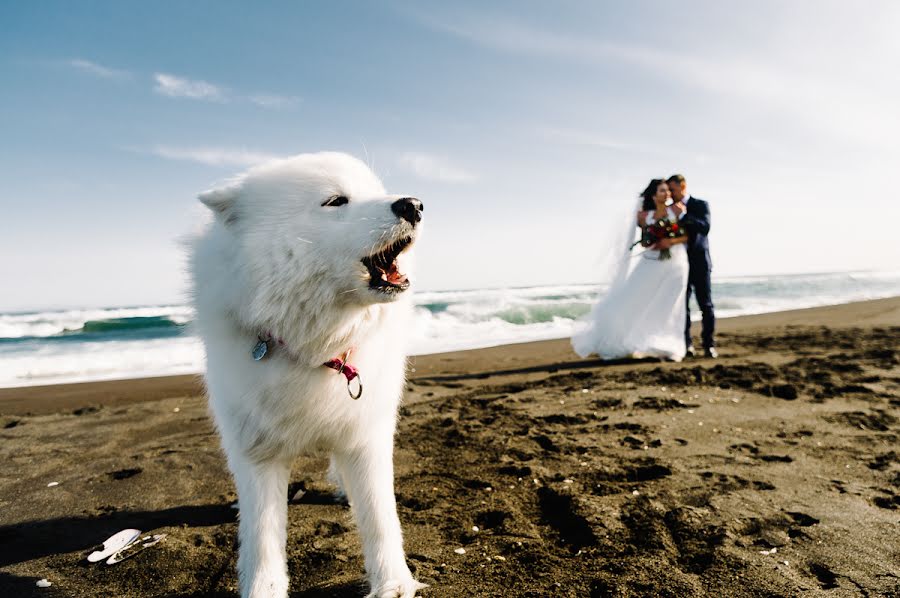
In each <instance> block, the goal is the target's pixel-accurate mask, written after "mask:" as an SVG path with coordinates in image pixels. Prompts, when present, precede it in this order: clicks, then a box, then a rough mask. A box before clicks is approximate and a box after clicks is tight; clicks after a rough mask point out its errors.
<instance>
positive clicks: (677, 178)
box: [666, 174, 685, 185]
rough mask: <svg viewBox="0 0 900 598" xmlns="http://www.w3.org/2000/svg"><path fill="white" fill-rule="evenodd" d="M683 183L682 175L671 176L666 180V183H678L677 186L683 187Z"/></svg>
mask: <svg viewBox="0 0 900 598" xmlns="http://www.w3.org/2000/svg"><path fill="white" fill-rule="evenodd" d="M684 181H685V178H684V175H683V174H673V175H672V176H670V177H669V178H667V179H666V182H667V183H678V184H679V185H683V184H684Z"/></svg>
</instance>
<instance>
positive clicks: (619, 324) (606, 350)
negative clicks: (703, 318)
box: [572, 209, 688, 361]
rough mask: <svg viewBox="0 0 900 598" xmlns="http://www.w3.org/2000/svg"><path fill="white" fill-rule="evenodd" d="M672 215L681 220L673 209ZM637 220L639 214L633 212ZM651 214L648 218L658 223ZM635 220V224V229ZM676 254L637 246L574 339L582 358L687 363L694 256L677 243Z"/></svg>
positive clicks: (674, 246) (674, 251)
mask: <svg viewBox="0 0 900 598" xmlns="http://www.w3.org/2000/svg"><path fill="white" fill-rule="evenodd" d="M667 212H668V214H667V217H668V218H669V219H670V220H672V221H673V222H674V221H676V217H675V214H674V213H673V212H672V210H671V209H668V210H667ZM632 218H633V216H632ZM654 218H655V215H654V213H653V212H651V213H650V214H649V215H648V216H647V222H648V223H651V222H653V219H654ZM633 222H634V220H632V224H631V226H632V227H633V228H635V230H636V227H634V224H633ZM669 251H670V252H671V255H672V257H671V258H670V259H667V260H660V259H659V253H660V252H659V251H651V250H641V248H640V247H636V248H635V249H634V252H633V253H632V254H631V255H630V256H628V257H626V258H625V259H626V260H630V262H629V264H628V265H627V266H625V269H624V271H623V273H622V274H621V275H620V276H619V277H618V279H617V280H614V281H613V282H612V284H611V286H610V288H609V291H608V292H607V293H606V295H605V296H603V297H601V299H600V300H599V302H598V303H597V305H595V306H594V308H593V309H592V310H591V313H590V315H589V316H588V319H587V320H586V322H584V323H583V324H582V329H581V330H579V331H578V332H576V333H575V335H574V336H573V337H572V348H574V349H575V352H576V353H578V354H579V355H580V356H581V357H587V356H589V355H593V354H596V355H598V356H600V357H601V358H603V359H616V358H621V357H661V358H664V359H672V360H674V361H681V360H682V359H683V358H684V354H685V343H684V324H685V319H686V317H687V313H686V311H687V305H686V298H687V282H688V258H687V249H686V247H685V244H684V243H679V244H677V245H673V246H672V247H671V249H670V250H669Z"/></svg>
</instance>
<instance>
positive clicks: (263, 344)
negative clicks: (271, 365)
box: [251, 339, 269, 361]
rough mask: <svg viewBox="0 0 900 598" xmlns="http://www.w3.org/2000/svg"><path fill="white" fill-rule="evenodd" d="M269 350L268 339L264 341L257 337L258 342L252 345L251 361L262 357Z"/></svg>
mask: <svg viewBox="0 0 900 598" xmlns="http://www.w3.org/2000/svg"><path fill="white" fill-rule="evenodd" d="M268 352H269V343H268V341H264V340H263V339H259V342H258V343H256V345H254V346H253V352H252V353H251V355H253V361H259V360H260V359H262V358H263V357H265V356H266V353H268Z"/></svg>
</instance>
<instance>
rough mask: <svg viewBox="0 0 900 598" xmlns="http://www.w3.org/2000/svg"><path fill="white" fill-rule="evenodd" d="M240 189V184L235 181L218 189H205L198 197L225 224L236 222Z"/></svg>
mask: <svg viewBox="0 0 900 598" xmlns="http://www.w3.org/2000/svg"><path fill="white" fill-rule="evenodd" d="M240 190H241V187H240V185H239V184H236V183H233V184H230V185H226V186H224V187H219V188H218V189H210V190H208V191H204V192H203V193H201V194H200V195H198V196H197V197H198V198H199V199H200V201H201V202H203V204H204V205H205V206H206V207H208V208H209V209H210V210H212V211H213V213H214V214H215V215H216V218H220V219H221V220H222V222H224V223H225V224H234V222H236V221H237V214H236V212H235V203H236V201H237V198H238V195H239V194H240Z"/></svg>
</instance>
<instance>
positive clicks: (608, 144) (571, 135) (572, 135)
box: [535, 127, 646, 151]
mask: <svg viewBox="0 0 900 598" xmlns="http://www.w3.org/2000/svg"><path fill="white" fill-rule="evenodd" d="M535 132H536V133H537V134H538V135H539V136H540V137H543V138H544V139H546V140H548V141H551V142H556V143H561V144H565V145H583V146H589V147H601V148H605V149H611V150H634V151H643V150H645V149H646V148H643V147H640V146H637V145H633V144H630V143H624V142H622V141H618V140H615V139H612V138H610V137H606V136H604V135H600V134H597V133H593V132H590V131H585V130H582V129H564V128H560V127H538V128H537V129H536V130H535Z"/></svg>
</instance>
